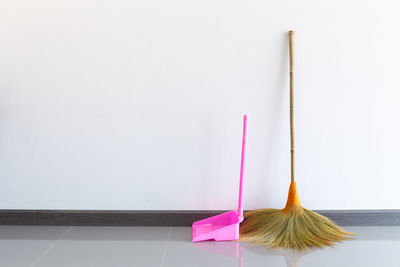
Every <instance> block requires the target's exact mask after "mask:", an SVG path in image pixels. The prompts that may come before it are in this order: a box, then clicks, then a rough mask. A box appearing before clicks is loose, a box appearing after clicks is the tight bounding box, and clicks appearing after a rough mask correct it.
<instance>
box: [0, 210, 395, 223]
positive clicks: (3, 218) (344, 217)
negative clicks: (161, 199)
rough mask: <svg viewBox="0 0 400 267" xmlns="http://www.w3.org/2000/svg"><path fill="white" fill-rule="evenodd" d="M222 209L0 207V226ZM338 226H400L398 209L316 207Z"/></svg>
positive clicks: (195, 216) (166, 218)
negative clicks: (48, 208) (327, 208)
mask: <svg viewBox="0 0 400 267" xmlns="http://www.w3.org/2000/svg"><path fill="white" fill-rule="evenodd" d="M222 212H224V211H200V210H191V211H188V210H151V211H142V210H4V209H3V210H1V209H0V225H82V226H84V225H85V226H191V225H192V223H193V222H194V221H196V220H200V219H203V218H207V217H209V216H213V215H216V214H220V213H222ZM317 212H319V213H321V214H322V215H325V216H327V217H328V218H330V219H332V220H333V221H335V222H336V223H337V224H339V225H341V226H400V210H319V211H317Z"/></svg>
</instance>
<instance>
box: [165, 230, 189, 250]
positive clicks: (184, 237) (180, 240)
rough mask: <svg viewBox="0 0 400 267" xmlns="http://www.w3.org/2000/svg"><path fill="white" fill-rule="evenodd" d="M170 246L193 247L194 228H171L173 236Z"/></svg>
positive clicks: (171, 236)
mask: <svg viewBox="0 0 400 267" xmlns="http://www.w3.org/2000/svg"><path fill="white" fill-rule="evenodd" d="M168 245H180V246H191V245H192V228H191V227H171V234H170V237H169V240H168Z"/></svg>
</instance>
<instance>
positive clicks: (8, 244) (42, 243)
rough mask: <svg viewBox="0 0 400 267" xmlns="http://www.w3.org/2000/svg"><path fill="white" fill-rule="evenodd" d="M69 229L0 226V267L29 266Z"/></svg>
mask: <svg viewBox="0 0 400 267" xmlns="http://www.w3.org/2000/svg"><path fill="white" fill-rule="evenodd" d="M69 228H70V227H56V226H4V225H1V226H0V266H7V267H25V266H31V265H32V264H33V263H34V262H35V261H36V260H37V259H39V257H40V256H41V255H43V254H44V253H45V252H46V250H47V249H48V248H50V247H51V246H52V245H53V244H54V242H55V241H56V240H57V239H58V238H60V237H61V236H62V235H63V234H64V233H65V232H66V231H67V230H68V229H69Z"/></svg>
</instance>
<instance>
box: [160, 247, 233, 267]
mask: <svg viewBox="0 0 400 267" xmlns="http://www.w3.org/2000/svg"><path fill="white" fill-rule="evenodd" d="M162 266H163V267H181V266H182V267H187V266H191V267H197V266H199V267H200V266H201V267H204V266H207V267H212V266H219V267H220V266H224V267H225V266H226V267H229V266H235V267H236V266H238V259H236V258H233V257H227V256H224V255H219V254H217V253H213V252H210V251H207V250H205V249H201V248H196V247H195V246H193V245H192V246H168V247H167V252H166V255H165V259H164V262H163V265H162Z"/></svg>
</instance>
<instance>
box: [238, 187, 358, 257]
mask: <svg viewBox="0 0 400 267" xmlns="http://www.w3.org/2000/svg"><path fill="white" fill-rule="evenodd" d="M240 234H241V240H242V241H250V242H252V243H254V244H257V245H261V246H267V247H271V248H273V249H279V248H293V249H295V250H303V249H307V248H308V247H316V248H322V247H325V246H333V245H334V243H335V242H340V241H342V240H346V239H349V238H350V237H349V236H348V235H352V233H349V232H346V231H344V230H343V229H342V228H340V227H339V226H337V225H336V224H335V223H334V222H332V221H331V220H330V219H328V218H326V217H325V216H322V215H320V214H318V213H316V212H313V211H311V210H308V209H305V208H303V207H302V206H301V204H300V201H299V196H298V193H297V189H296V182H292V183H291V184H290V188H289V195H288V200H287V203H286V207H285V208H284V209H281V210H279V209H259V210H253V211H249V212H247V213H246V214H245V220H244V221H243V223H242V224H241V227H240Z"/></svg>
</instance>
